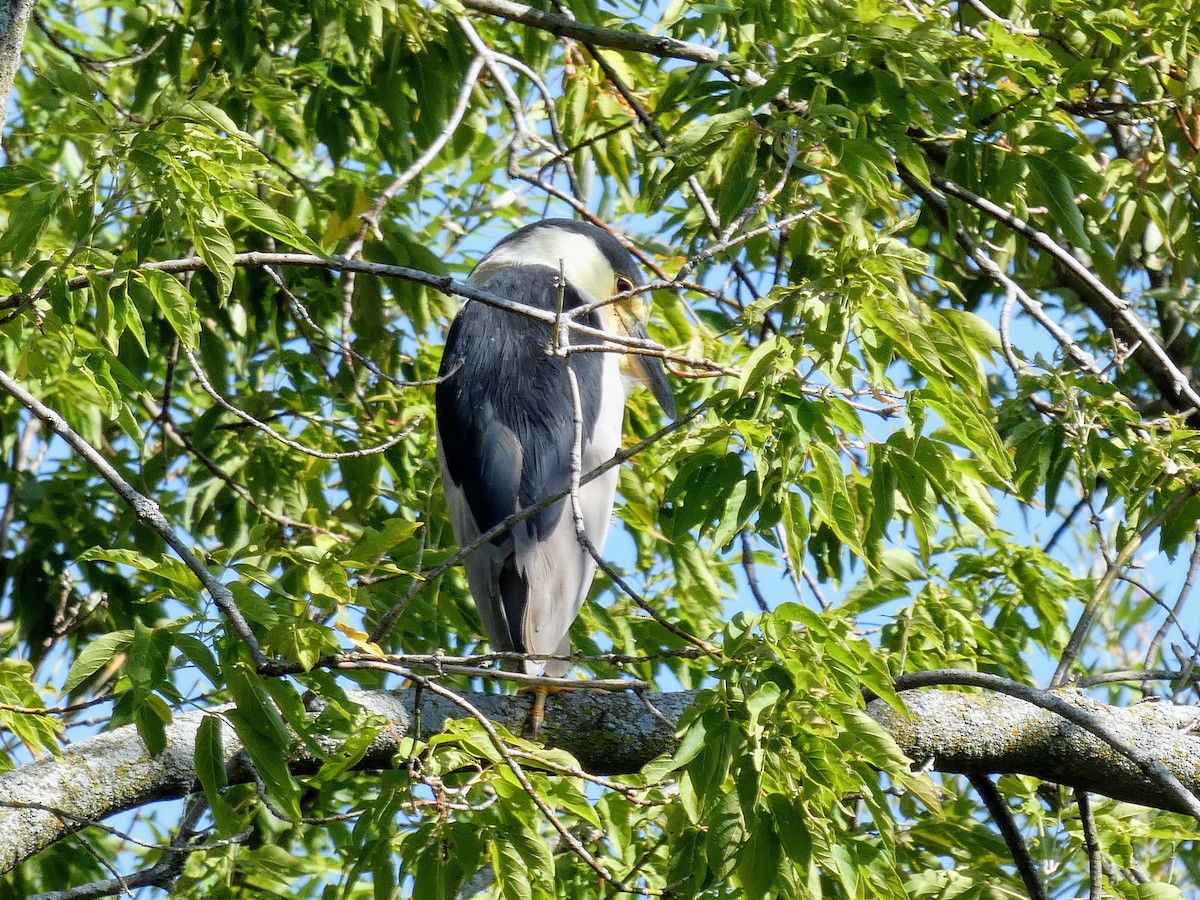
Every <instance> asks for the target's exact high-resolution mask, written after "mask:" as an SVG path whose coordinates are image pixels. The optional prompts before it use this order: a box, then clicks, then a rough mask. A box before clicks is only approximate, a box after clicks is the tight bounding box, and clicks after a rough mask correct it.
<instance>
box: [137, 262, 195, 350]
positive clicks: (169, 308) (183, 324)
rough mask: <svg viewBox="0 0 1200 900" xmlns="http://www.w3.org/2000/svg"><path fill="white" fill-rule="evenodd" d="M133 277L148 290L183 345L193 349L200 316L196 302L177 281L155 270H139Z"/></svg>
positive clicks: (171, 276)
mask: <svg viewBox="0 0 1200 900" xmlns="http://www.w3.org/2000/svg"><path fill="white" fill-rule="evenodd" d="M133 277H134V278H135V279H137V280H139V281H141V282H142V283H143V284H145V285H146V287H147V288H149V290H150V293H151V295H152V296H153V297H154V300H155V302H156V303H157V304H158V308H159V309H160V310H162V314H163V315H164V316H166V319H167V321H168V322H169V323H170V324H171V327H172V328H173V329H174V330H175V333H176V334H177V335H179V339H180V340H181V341H183V343H184V345H185V346H188V347H195V346H196V340H197V338H198V337H199V335H200V314H199V313H198V312H197V311H196V301H195V300H193V299H192V295H191V294H189V293H188V292H187V291H186V290H184V288H183V285H181V284H180V283H179V280H178V279H176V278H175V276H173V275H168V274H166V273H165V272H159V271H157V270H156V269H139V270H138V271H136V272H134V273H133Z"/></svg>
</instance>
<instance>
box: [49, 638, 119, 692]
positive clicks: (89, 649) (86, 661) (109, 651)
mask: <svg viewBox="0 0 1200 900" xmlns="http://www.w3.org/2000/svg"><path fill="white" fill-rule="evenodd" d="M132 642H133V631H132V630H131V629H123V630H121V631H110V632H109V633H108V634H102V635H100V637H98V638H96V639H95V640H93V641H92V642H91V643H89V644H88V645H87V646H86V647H84V648H83V650H82V651H81V652H80V654H79V656H77V657H76V658H75V662H74V663H72V664H71V669H70V671H69V672H67V680H66V681H65V682H64V683H63V692H64V693H67V694H69V693H71V692H72V691H74V690H75V689H76V688H77V687H79V686H80V685H81V684H83V683H84V682H85V681H87V680H88V679H89V678H91V677H92V676H93V675H95V674H96V673H97V672H99V671H100V670H101V669H102V668H104V667H105V666H106V665H108V664H109V663H110V662H111V661H112V658H113V657H114V656H116V655H117V654H118V653H120V652H121V651H122V650H124V649H125V648H126V647H128V646H129V645H130V643H132Z"/></svg>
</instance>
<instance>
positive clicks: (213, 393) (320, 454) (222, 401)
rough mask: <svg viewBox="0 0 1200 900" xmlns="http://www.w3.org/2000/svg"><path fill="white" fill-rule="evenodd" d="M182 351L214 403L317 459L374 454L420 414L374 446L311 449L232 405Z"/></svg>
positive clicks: (398, 438)
mask: <svg viewBox="0 0 1200 900" xmlns="http://www.w3.org/2000/svg"><path fill="white" fill-rule="evenodd" d="M183 355H184V356H186V357H187V361H188V362H189V363H191V365H192V371H193V372H194V373H195V374H196V380H197V381H198V382H200V387H202V388H203V389H204V392H205V393H206V394H208V395H209V396H210V397H212V398H213V400H215V401H216V402H217V405H218V406H220V407H221V408H222V409H224V410H226V411H228V412H231V413H233V414H234V415H235V416H237V417H238V418H239V419H241V420H242V421H243V422H245V423H246V424H248V425H252V426H254V427H255V428H257V429H258V430H259V431H261V432H262V433H263V434H265V435H266V436H267V437H269V438H271V439H272V440H274V441H277V442H278V443H280V444H283V446H285V447H288V448H289V449H291V450H295V451H296V452H297V453H303V454H304V455H305V456H313V457H316V458H317V459H330V460H338V459H358V458H361V457H363V456H374V455H375V454H377V453H384V452H386V451H387V450H390V449H392V447H395V446H396V445H397V444H399V443H401V442H402V441H404V440H407V439H408V437H409V436H410V435H411V434H412V433H413V431H415V430H416V428H417V426H418V425H420V424H421V417H420V416H417V417H416V418H414V419H413V420H411V421H410V422H409V423H408V424H407V425H406V426H405V428H404V429H403V430H401V431H400V432H399V433H398V434H396V435H395V436H394V437H392V438H389V439H388V440H386V441H384V442H383V443H382V444H377V445H376V446H374V447H363V448H361V449H358V450H342V451H339V452H337V453H331V452H328V451H325V450H314V449H313V448H312V447H306V446H304V445H303V444H301V443H300V442H299V441H294V440H292V439H291V438H289V437H285V436H284V435H282V434H280V433H279V432H278V431H276V430H275V429H274V428H272V427H271V426H270V425H268V424H267V423H266V422H264V421H262V420H261V419H256V418H255V417H254V416H252V415H250V413H248V412H246V411H245V410H244V409H242V408H241V407H238V406H235V405H234V404H233V403H231V402H229V400H227V399H226V398H225V397H224V396H223V395H222V394H221V392H220V391H218V390H217V389H216V388H215V387H213V385H212V382H210V381H209V380H208V376H207V375H206V374H205V373H204V368H203V367H202V366H201V365H200V360H198V359H196V355H195V354H194V353H193V352H192V351H191V350H190V349H188V348H187V347H184V348H183Z"/></svg>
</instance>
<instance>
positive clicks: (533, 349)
mask: <svg viewBox="0 0 1200 900" xmlns="http://www.w3.org/2000/svg"><path fill="white" fill-rule="evenodd" d="M560 275H561V276H562V277H561V278H560ZM564 278H565V284H560V281H562V280H563V279H564ZM468 283H469V284H470V285H472V286H474V287H476V288H479V289H481V290H484V291H487V292H488V293H491V294H495V295H497V296H499V297H504V298H507V299H509V300H513V301H515V302H518V303H521V304H524V305H526V306H531V307H534V308H536V309H540V310H545V311H547V312H552V313H557V312H558V311H559V310H560V309H561V310H563V311H565V312H569V311H571V310H574V309H577V308H579V307H582V306H587V305H589V304H592V303H595V302H597V301H603V300H607V299H608V298H610V297H612V296H614V295H615V294H619V293H622V292H624V291H628V290H630V289H632V288H633V287H634V286H636V285H640V284H642V283H643V280H642V275H641V272H640V271H639V270H638V267H637V264H636V263H635V262H634V260H633V257H632V256H630V254H629V252H628V251H627V250H626V249H625V248H624V247H622V246H621V244H620V242H619V241H618V240H617V239H616V238H614V237H613V236H612V235H610V234H608V233H607V232H606V231H604V230H603V229H601V228H598V227H596V226H595V225H590V224H587V223H584V222H574V221H571V220H569V219H547V220H546V221H543V222H537V223H535V224H533V225H528V226H526V227H525V228H522V229H520V230H519V231H516V232H514V233H513V234H510V235H509V236H508V237H506V238H504V239H503V240H502V241H500V243H498V244H497V245H496V246H495V247H493V248H492V249H491V251H490V252H489V253H488V254H487V255H486V256H484V257H483V259H482V260H480V261H479V263H478V265H476V266H475V269H474V270H473V271H472V273H471V276H470V278H469V280H468ZM647 305H648V304H647V303H646V301H645V300H644V299H643V295H637V296H634V297H629V298H623V299H621V300H618V301H615V302H613V303H612V304H609V305H605V306H601V307H599V308H597V309H595V310H593V311H591V312H588V313H586V314H584V315H582V316H581V317H580V319H579V321H580V323H581V324H583V325H587V326H590V327H592V328H598V329H601V330H602V331H604V332H607V333H611V334H617V335H624V336H633V337H645V330H644V328H643V325H642V319H643V318H644V316H645V313H646V309H647ZM556 331H558V329H557V328H556V327H555V326H554V325H551V324H550V323H547V322H540V321H536V320H534V319H531V318H529V317H527V316H523V315H520V314H518V313H515V312H511V311H508V310H503V309H499V308H496V307H494V306H488V305H487V304H485V303H483V302H481V301H478V300H468V301H467V303H466V304H465V305H464V306H463V307H462V309H461V310H460V311H459V313H458V315H457V316H456V317H455V319H454V323H453V324H452V325H451V326H450V334H449V336H448V337H447V339H446V349H445V352H444V354H443V356H442V365H441V372H440V375H441V381H439V383H438V386H437V430H438V458H439V459H440V461H441V464H442V480H443V483H444V485H445V489H446V500H447V502H448V505H449V507H450V521H451V522H452V523H453V525H454V535H455V537H456V538H457V539H458V543H459V546H461V547H469V546H471V545H472V544H475V543H476V542H477V541H478V540H479V537H480V535H482V534H484V533H486V532H487V531H489V530H490V529H492V528H493V527H495V526H496V525H498V524H500V523H501V522H503V521H505V520H506V519H508V518H509V517H511V516H512V515H513V514H514V513H519V512H521V511H522V510H525V509H528V508H529V507H531V506H534V505H536V504H537V503H539V502H540V501H542V500H544V499H545V498H547V497H550V496H552V495H554V494H557V493H559V492H562V491H566V490H568V489H569V488H570V484H571V467H572V456H573V454H574V453H575V452H577V451H576V411H577V409H578V411H579V412H580V413H581V414H582V415H581V418H582V441H581V442H580V445H579V447H578V456H579V460H578V461H579V464H580V471H581V472H582V473H584V474H586V473H587V472H589V471H591V470H592V469H594V468H595V467H596V466H598V465H600V464H601V463H604V462H605V461H607V460H609V459H611V458H612V456H613V454H614V453H616V451H617V448H618V446H619V444H620V440H621V423H622V422H621V420H622V418H623V416H624V409H625V397H626V386H629V387H630V389H632V386H633V384H634V383H635V380H640V381H642V382H644V383H645V384H646V385H647V386H648V387H649V388H650V390H651V391H652V392H653V393H654V396H655V398H657V400H658V402H659V404H660V405H661V406H662V408H663V410H665V411H666V413H667V414H668V415H669V416H671V417H672V418H673V417H674V415H675V402H674V399H673V398H672V396H671V389H670V386H669V385H668V384H667V378H666V373H665V372H664V371H663V367H662V363H661V362H660V361H659V360H658V359H656V358H654V357H650V356H645V355H639V354H625V353H621V352H605V351H595V350H594V351H583V352H574V353H567V354H563V353H561V352H560V353H556V352H555V347H554V340H555V332H556ZM560 334H561V332H560ZM560 341H561V337H560ZM567 341H568V343H569V345H570V346H574V347H579V346H586V345H593V346H595V345H597V344H600V343H602V340H601V339H599V338H595V337H591V336H587V335H581V334H579V333H577V332H568V337H567ZM559 350H562V347H561V346H560V347H559ZM568 366H569V367H570V371H572V372H574V374H575V382H576V385H577V391H576V390H575V389H573V386H572V385H571V382H570V376H569V375H568V370H567V367H568ZM576 397H578V403H577V402H576ZM616 486H617V470H616V468H615V467H614V468H611V469H609V470H608V471H607V472H605V473H604V474H602V475H600V476H599V477H598V478H595V479H593V480H592V481H589V482H587V483H586V484H584V485H582V486H581V487H580V488H579V492H578V495H577V496H578V499H579V506H580V510H581V512H582V519H583V530H584V533H585V534H586V535H587V537H588V539H589V540H590V541H591V543H592V544H593V546H594V547H595V548H596V551H597V552H600V551H601V550H602V549H603V548H604V539H605V537H606V535H607V533H608V527H609V519H610V518H611V516H612V508H613V494H614V493H615V491H616ZM464 566H465V568H466V572H467V583H468V584H469V585H470V588H471V594H472V595H473V596H474V598H475V605H476V606H477V607H478V608H479V615H480V618H482V619H483V629H484V631H485V632H486V633H487V636H488V639H489V640H490V641H491V644H492V648H493V650H496V651H499V652H516V653H525V654H534V655H536V654H544V655H549V656H566V655H567V654H569V653H570V649H571V644H570V638H569V636H568V631H569V629H570V627H571V623H572V622H574V621H575V617H576V616H577V615H579V610H580V607H582V606H583V603H584V600H586V599H587V594H588V589H589V588H590V587H591V584H592V577H593V575H594V574H595V571H596V563H595V560H594V559H593V558H592V555H591V553H590V552H589V551H588V549H587V548H586V547H585V546H584V545H583V543H582V542H581V541H580V540H578V538H577V535H576V525H575V517H574V515H573V513H572V509H571V501H570V500H569V499H562V500H559V501H557V502H555V503H553V504H552V505H550V506H548V507H546V508H545V509H542V510H539V511H538V512H536V513H534V514H532V515H530V516H529V517H528V518H526V519H524V520H522V521H520V522H518V523H517V524H515V525H514V526H513V527H512V528H511V529H509V530H508V531H505V532H503V533H501V534H500V535H498V536H496V537H494V538H492V539H491V540H490V541H487V542H484V543H483V544H482V545H481V546H479V547H478V548H476V549H475V550H474V551H472V552H471V553H470V554H469V555H468V556H467V557H466V559H465V561H464ZM523 668H524V671H525V672H527V673H529V674H531V675H548V676H552V677H562V676H563V675H564V674H565V673H566V671H567V663H566V661H564V660H556V659H552V660H533V659H530V660H526V661H524V664H523ZM534 693H535V703H534V712H533V715H532V724H533V730H534V733H535V734H536V732H537V728H538V726H539V725H540V723H541V717H542V703H543V701H544V699H545V694H546V691H545V690H544V689H543V690H535V692H534Z"/></svg>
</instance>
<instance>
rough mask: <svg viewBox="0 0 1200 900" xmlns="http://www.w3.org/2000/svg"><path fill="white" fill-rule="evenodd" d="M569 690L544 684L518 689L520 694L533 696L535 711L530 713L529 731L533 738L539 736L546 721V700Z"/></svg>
mask: <svg viewBox="0 0 1200 900" xmlns="http://www.w3.org/2000/svg"><path fill="white" fill-rule="evenodd" d="M569 690H571V689H570V688H564V687H550V686H548V685H544V684H531V685H528V686H526V687H523V688H518V689H517V693H518V694H533V709H532V710H530V711H529V730H530V731H531V732H532V735H533V737H535V738H536V737H537V736H538V732H539V731H541V730H542V723H543V722H545V721H546V698H547V697H549V696H550V695H551V694H557V693H558V692H559V691H569Z"/></svg>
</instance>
